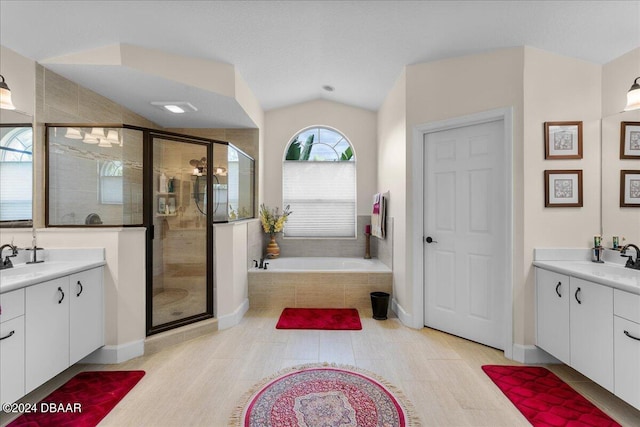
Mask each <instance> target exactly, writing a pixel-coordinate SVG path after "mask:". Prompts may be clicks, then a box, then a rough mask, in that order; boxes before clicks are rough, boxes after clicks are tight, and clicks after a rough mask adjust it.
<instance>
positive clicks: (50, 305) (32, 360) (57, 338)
mask: <svg viewBox="0 0 640 427" xmlns="http://www.w3.org/2000/svg"><path fill="white" fill-rule="evenodd" d="M102 270H103V269H102V267H100V268H94V269H91V270H86V271H82V272H79V273H75V274H72V275H70V276H64V277H61V278H58V279H55V280H50V281H47V282H44V283H39V284H37V285H33V286H29V287H27V288H26V303H25V306H26V313H25V319H26V346H25V352H26V355H25V356H26V357H25V360H26V362H25V370H26V375H25V382H26V384H25V386H26V387H25V391H26V393H29V392H31V391H32V390H34V389H35V388H37V387H38V386H40V385H42V384H43V383H44V382H46V381H48V380H49V379H51V378H53V377H54V376H56V375H57V374H59V373H60V372H62V371H63V370H65V369H67V368H68V367H69V366H71V365H73V364H74V363H76V362H78V361H79V360H80V359H82V358H83V357H85V356H87V355H88V354H90V353H91V352H93V351H94V350H96V349H98V348H99V347H101V346H102V345H104V332H103V329H104V315H103V313H104V310H103V284H102V274H103V273H102Z"/></svg>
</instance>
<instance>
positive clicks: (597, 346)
mask: <svg viewBox="0 0 640 427" xmlns="http://www.w3.org/2000/svg"><path fill="white" fill-rule="evenodd" d="M535 274H536V345H537V346H538V347H540V348H542V349H543V350H545V351H547V352H548V353H549V354H551V355H553V356H554V357H556V358H557V359H559V360H560V361H562V362H563V363H566V364H567V365H569V366H571V367H572V368H574V369H576V370H577V371H579V372H581V373H582V374H584V375H585V376H587V377H589V378H590V379H592V380H593V381H594V382H595V383H597V384H599V385H601V386H602V387H604V388H606V389H607V390H609V391H610V392H612V393H614V394H615V395H616V396H618V397H620V398H621V399H622V400H624V401H625V402H627V403H629V404H631V405H633V406H634V407H636V408H638V409H640V295H637V294H632V293H630V292H626V291H623V290H620V289H616V288H613V287H611V286H607V285H604V284H599V283H596V282H592V281H589V280H584V279H581V278H578V277H574V276H572V275H564V274H560V273H557V272H553V271H549V270H545V269H543V268H540V267H536V270H535ZM565 285H566V286H565ZM565 290H566V291H565Z"/></svg>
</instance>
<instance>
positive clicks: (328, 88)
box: [322, 85, 336, 92]
mask: <svg viewBox="0 0 640 427" xmlns="http://www.w3.org/2000/svg"><path fill="white" fill-rule="evenodd" d="M322 89H324V90H326V91H327V92H333V91H334V90H336V88H334V87H333V86H329V85H324V86H322Z"/></svg>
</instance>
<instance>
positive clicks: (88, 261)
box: [0, 248, 106, 294]
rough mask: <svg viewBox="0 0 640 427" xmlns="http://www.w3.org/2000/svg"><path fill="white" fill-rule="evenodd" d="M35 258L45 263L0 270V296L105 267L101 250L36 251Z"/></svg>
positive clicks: (15, 263) (15, 265)
mask: <svg viewBox="0 0 640 427" xmlns="http://www.w3.org/2000/svg"><path fill="white" fill-rule="evenodd" d="M38 258H39V259H44V262H42V263H37V264H27V263H26V262H14V266H13V268H7V269H5V270H0V294H3V293H5V292H10V291H13V290H15V289H20V288H24V287H27V286H31V285H35V284H37V283H42V282H46V281H48V280H53V279H57V278H59V277H63V276H68V275H69V274H73V273H78V272H80V271H85V270H90V269H92V268H96V267H102V266H104V265H105V264H106V261H105V260H104V249H102V248H96V249H94V248H89V249H82V250H76V249H71V250H70V249H59V250H55V249H52V250H47V251H43V252H42V253H41V252H40V251H38ZM17 259H18V260H20V258H17Z"/></svg>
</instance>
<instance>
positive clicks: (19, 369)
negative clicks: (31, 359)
mask: <svg viewBox="0 0 640 427" xmlns="http://www.w3.org/2000/svg"><path fill="white" fill-rule="evenodd" d="M24 394H25V392H24V316H20V317H16V318H14V319H11V320H9V321H7V322H3V323H0V402H3V403H12V402H15V401H16V400H18V399H20V398H21V397H22V396H24Z"/></svg>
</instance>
